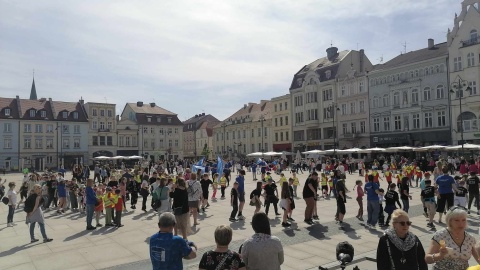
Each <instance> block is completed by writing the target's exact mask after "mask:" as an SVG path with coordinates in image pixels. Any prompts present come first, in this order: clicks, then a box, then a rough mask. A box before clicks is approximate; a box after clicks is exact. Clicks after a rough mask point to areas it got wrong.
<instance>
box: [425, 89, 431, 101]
mask: <svg viewBox="0 0 480 270" xmlns="http://www.w3.org/2000/svg"><path fill="white" fill-rule="evenodd" d="M430 99H431V93H430V87H425V88H424V89H423V100H424V101H428V100H430Z"/></svg>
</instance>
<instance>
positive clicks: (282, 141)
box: [271, 94, 293, 152]
mask: <svg viewBox="0 0 480 270" xmlns="http://www.w3.org/2000/svg"><path fill="white" fill-rule="evenodd" d="M271 102H272V106H273V111H272V136H273V139H272V140H273V141H272V144H273V151H274V152H282V151H287V152H291V151H292V149H293V148H292V118H291V117H292V116H291V111H290V109H291V106H290V105H291V103H290V102H291V99H290V94H287V95H283V96H279V97H274V98H272V100H271Z"/></svg>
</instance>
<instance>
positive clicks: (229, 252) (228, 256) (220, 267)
mask: <svg viewBox="0 0 480 270" xmlns="http://www.w3.org/2000/svg"><path fill="white" fill-rule="evenodd" d="M231 257H233V256H232V252H231V251H230V250H229V251H228V252H227V254H225V256H223V258H222V261H221V262H220V263H219V264H218V265H217V267H215V270H221V269H223V266H224V265H225V263H226V262H227V260H228V258H231Z"/></svg>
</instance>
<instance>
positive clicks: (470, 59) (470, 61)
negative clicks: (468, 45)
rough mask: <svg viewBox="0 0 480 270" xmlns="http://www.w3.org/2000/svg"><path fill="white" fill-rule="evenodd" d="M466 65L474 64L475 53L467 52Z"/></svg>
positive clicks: (471, 65)
mask: <svg viewBox="0 0 480 270" xmlns="http://www.w3.org/2000/svg"><path fill="white" fill-rule="evenodd" d="M467 66H468V67H473V66H475V54H474V53H473V52H471V53H468V54H467Z"/></svg>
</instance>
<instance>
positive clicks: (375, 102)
mask: <svg viewBox="0 0 480 270" xmlns="http://www.w3.org/2000/svg"><path fill="white" fill-rule="evenodd" d="M378 103H379V102H378V97H373V107H374V108H378V107H380V106H379V105H380V104H378Z"/></svg>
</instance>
